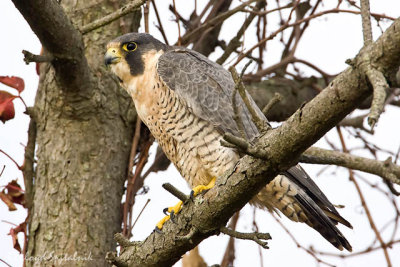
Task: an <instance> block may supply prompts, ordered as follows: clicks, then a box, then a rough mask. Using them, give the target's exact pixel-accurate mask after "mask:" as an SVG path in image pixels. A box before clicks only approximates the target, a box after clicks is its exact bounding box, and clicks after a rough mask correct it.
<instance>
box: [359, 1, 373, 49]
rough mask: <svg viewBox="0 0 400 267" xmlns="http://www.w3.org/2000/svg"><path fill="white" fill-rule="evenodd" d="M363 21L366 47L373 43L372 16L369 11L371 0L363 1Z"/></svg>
mask: <svg viewBox="0 0 400 267" xmlns="http://www.w3.org/2000/svg"><path fill="white" fill-rule="evenodd" d="M361 19H362V28H363V37H364V46H367V45H369V44H371V43H372V27H371V15H370V10H369V0H361Z"/></svg>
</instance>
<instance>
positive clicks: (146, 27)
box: [143, 0, 150, 33]
mask: <svg viewBox="0 0 400 267" xmlns="http://www.w3.org/2000/svg"><path fill="white" fill-rule="evenodd" d="M149 6H150V0H146V4H145V5H144V6H143V15H144V32H145V33H149Z"/></svg>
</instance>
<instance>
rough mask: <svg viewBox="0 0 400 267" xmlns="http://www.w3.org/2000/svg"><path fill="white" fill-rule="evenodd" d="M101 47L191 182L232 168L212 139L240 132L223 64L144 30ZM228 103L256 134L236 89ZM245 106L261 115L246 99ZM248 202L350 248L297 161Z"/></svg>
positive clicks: (232, 153)
mask: <svg viewBox="0 0 400 267" xmlns="http://www.w3.org/2000/svg"><path fill="white" fill-rule="evenodd" d="M129 42H135V44H137V51H132V52H130V51H126V52H124V51H122V48H123V45H124V44H126V43H129ZM108 48H109V50H110V49H112V53H114V52H115V53H117V52H118V53H117V57H118V58H123V59H124V60H125V61H126V63H124V62H120V60H118V59H115V58H111V57H110V56H109V55H108V56H106V59H105V62H106V63H107V64H112V66H111V67H112V70H113V71H114V73H115V74H116V75H117V76H118V77H119V78H120V80H121V81H122V82H121V84H122V86H123V87H124V88H125V89H126V90H127V91H128V92H129V93H130V94H131V95H132V98H133V100H134V102H135V105H136V108H137V110H138V114H139V116H141V118H142V120H143V121H144V122H145V123H146V125H147V126H148V127H149V129H150V131H151V132H152V134H153V135H154V137H155V138H156V139H157V140H158V142H159V144H160V146H161V147H162V148H163V150H164V152H165V153H166V155H167V157H168V158H169V159H170V160H171V161H172V162H173V163H174V164H175V166H176V167H177V168H178V170H179V171H180V173H181V174H182V176H183V177H184V178H185V179H186V180H187V181H188V182H189V183H190V184H191V185H192V186H197V185H199V184H204V183H208V182H209V181H210V180H211V178H212V177H217V176H219V175H221V174H223V173H224V172H225V171H226V170H227V169H229V168H231V167H232V166H234V164H235V163H236V161H237V160H238V159H239V157H240V156H239V153H238V152H237V151H236V150H235V149H230V148H226V147H223V146H221V145H220V140H221V139H222V136H223V134H224V133H231V134H233V135H236V136H240V131H239V129H238V126H237V124H236V122H235V120H234V115H235V114H234V110H233V106H232V96H233V93H234V90H235V84H234V82H233V80H232V78H231V75H230V73H229V72H228V71H227V70H225V69H224V68H223V67H222V66H220V65H218V64H216V63H214V62H212V61H210V60H209V59H208V58H206V57H204V56H203V55H201V54H199V53H197V52H195V51H192V50H189V49H185V48H177V47H168V46H166V45H164V44H162V43H161V42H160V41H158V40H156V39H154V38H153V37H152V36H150V35H148V34H138V33H131V34H126V35H123V36H121V37H119V38H117V39H115V40H114V41H112V42H110V44H109V45H108ZM118 49H119V50H118ZM134 53H136V54H134ZM121 61H122V59H121ZM108 62H109V63H108ZM124 64H126V65H124ZM126 66H128V67H129V69H126ZM135 68H137V69H140V70H141V71H140V72H139V71H138V70H137V69H136V70H135ZM249 98H250V99H251V97H250V96H249ZM236 103H237V106H238V110H239V112H240V116H241V121H242V123H243V126H244V127H243V128H244V130H245V135H246V138H247V139H248V140H253V139H254V138H256V137H257V136H258V135H259V132H258V130H257V127H256V126H255V125H254V123H253V122H252V119H251V115H250V112H249V111H248V110H247V108H246V106H245V104H244V102H243V100H242V99H241V97H240V95H239V94H238V93H237V94H236ZM251 105H252V106H253V108H254V109H255V110H256V111H257V113H258V114H259V116H261V117H262V118H263V119H264V120H265V121H266V120H267V119H266V118H265V117H264V115H263V114H262V112H261V111H260V110H259V108H258V107H257V106H256V104H255V103H254V101H253V100H252V99H251ZM253 203H254V204H256V205H257V206H259V207H263V208H265V207H267V208H268V209H269V210H270V211H277V210H279V211H281V212H282V213H283V214H285V215H286V216H287V217H288V218H290V219H291V220H293V221H297V222H304V223H306V224H308V225H309V226H311V227H313V228H314V229H316V230H317V231H318V232H319V233H320V234H321V235H322V236H324V237H325V238H326V239H327V240H328V241H329V242H331V243H332V244H333V245H334V246H335V247H337V248H339V249H343V247H344V248H346V249H347V250H351V246H350V244H349V242H348V241H347V240H346V238H345V237H344V236H343V235H342V233H341V232H340V231H339V230H338V229H337V227H336V226H335V225H336V224H337V223H338V222H340V223H342V224H344V225H346V226H348V227H351V225H350V223H349V222H347V221H346V220H345V219H344V218H342V217H341V216H340V215H339V213H338V212H337V211H336V209H335V207H334V206H333V205H332V204H331V203H330V202H329V200H328V199H327V197H326V196H325V195H324V194H323V193H322V191H321V190H320V189H319V188H318V186H317V185H316V184H315V183H314V182H313V181H312V179H311V178H310V177H309V176H308V175H307V173H306V172H305V171H304V170H303V169H302V168H301V167H300V166H295V167H292V168H290V169H289V170H287V171H286V172H284V173H282V175H279V176H277V177H276V178H275V179H273V180H272V181H271V182H270V183H269V184H268V185H267V186H266V187H265V188H264V189H262V190H261V191H260V192H259V193H258V194H257V196H256V197H255V198H254V199H253Z"/></svg>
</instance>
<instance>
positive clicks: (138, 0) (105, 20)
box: [80, 0, 146, 34]
mask: <svg viewBox="0 0 400 267" xmlns="http://www.w3.org/2000/svg"><path fill="white" fill-rule="evenodd" d="M144 2H146V0H135V1H132V2H129V3H128V4H126V5H125V6H123V7H121V8H120V9H118V10H117V11H115V12H113V13H111V14H109V15H107V16H105V17H102V18H101V19H98V20H95V21H93V22H91V23H89V24H86V25H85V26H83V27H82V28H81V29H80V31H81V32H82V34H86V33H88V32H91V31H93V30H95V29H98V28H100V27H103V26H104V25H107V24H110V23H111V22H113V21H114V20H117V19H119V18H120V17H122V16H125V15H127V14H129V13H132V12H133V11H135V10H136V9H138V8H140V6H141V5H143V4H144Z"/></svg>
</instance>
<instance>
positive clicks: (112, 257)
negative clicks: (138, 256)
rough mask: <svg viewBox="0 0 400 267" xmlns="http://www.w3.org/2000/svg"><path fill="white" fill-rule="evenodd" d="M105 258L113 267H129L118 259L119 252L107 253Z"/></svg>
mask: <svg viewBox="0 0 400 267" xmlns="http://www.w3.org/2000/svg"><path fill="white" fill-rule="evenodd" d="M105 258H106V261H107V262H108V263H109V264H111V265H112V266H117V267H128V264H126V263H125V261H123V260H121V259H119V258H118V257H117V252H107V254H106V257H105Z"/></svg>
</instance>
